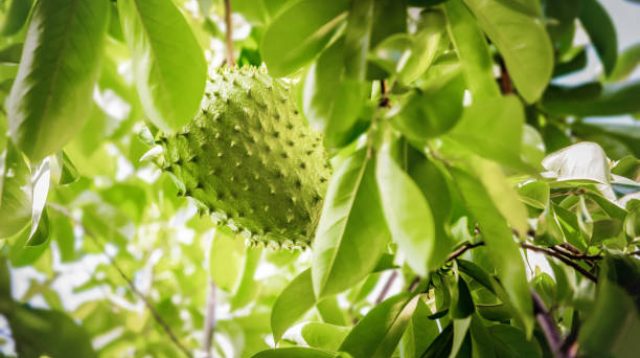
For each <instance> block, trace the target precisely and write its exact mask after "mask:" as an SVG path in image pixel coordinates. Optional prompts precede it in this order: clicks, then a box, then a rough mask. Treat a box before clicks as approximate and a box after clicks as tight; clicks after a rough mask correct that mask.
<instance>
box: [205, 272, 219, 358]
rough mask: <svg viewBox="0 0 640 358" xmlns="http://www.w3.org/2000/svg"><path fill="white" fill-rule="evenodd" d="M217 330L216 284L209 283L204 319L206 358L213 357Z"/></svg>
mask: <svg viewBox="0 0 640 358" xmlns="http://www.w3.org/2000/svg"><path fill="white" fill-rule="evenodd" d="M215 329H216V284H215V283H214V282H213V281H209V294H208V295H207V310H206V312H205V318H204V344H203V350H204V353H205V358H210V357H211V347H212V345H213V333H214V332H215Z"/></svg>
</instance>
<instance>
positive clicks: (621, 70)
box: [608, 43, 640, 81]
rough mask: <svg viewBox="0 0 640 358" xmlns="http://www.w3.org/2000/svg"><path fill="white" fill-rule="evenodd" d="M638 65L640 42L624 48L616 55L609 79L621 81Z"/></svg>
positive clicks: (639, 60)
mask: <svg viewBox="0 0 640 358" xmlns="http://www.w3.org/2000/svg"><path fill="white" fill-rule="evenodd" d="M639 65H640V43H637V44H635V45H632V46H630V47H628V48H626V49H625V50H624V51H623V52H622V53H621V54H620V57H618V60H617V61H616V67H615V68H614V69H613V71H612V72H611V74H610V75H609V78H608V80H609V81H622V80H625V79H627V78H628V77H629V76H630V75H631V74H632V73H633V71H634V70H635V69H636V68H638V66H639Z"/></svg>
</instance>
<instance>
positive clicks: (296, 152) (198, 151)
mask: <svg viewBox="0 0 640 358" xmlns="http://www.w3.org/2000/svg"><path fill="white" fill-rule="evenodd" d="M205 94H206V96H205V98H204V100H203V103H202V106H201V110H200V112H199V113H198V114H197V115H196V117H195V118H194V119H193V121H192V122H191V123H190V124H189V125H188V126H186V127H185V128H184V130H183V131H181V132H180V133H178V134H175V135H163V134H160V135H158V137H157V143H158V144H160V145H161V146H162V147H163V157H162V159H163V160H162V162H161V163H160V164H161V165H162V168H163V169H164V170H166V171H168V172H170V173H171V174H173V176H174V178H175V179H177V182H178V183H179V185H180V186H181V187H182V188H183V190H184V194H185V195H186V196H189V197H192V198H194V199H196V200H197V202H199V203H201V204H202V205H203V207H204V208H206V210H207V211H209V212H210V213H211V214H212V217H213V218H214V219H215V220H216V221H218V222H220V223H222V224H226V225H227V226H229V227H230V228H232V229H233V230H235V231H239V232H241V233H243V234H244V235H245V236H246V237H247V238H249V239H251V240H252V241H254V242H263V243H265V244H272V245H273V244H275V245H276V246H278V247H282V246H286V247H300V246H303V247H304V246H307V245H308V244H309V242H310V240H311V238H312V236H313V233H314V231H315V228H316V225H317V222H318V219H319V216H320V210H321V206H322V198H323V195H324V193H325V189H326V182H327V179H328V177H329V175H330V173H329V165H328V162H327V158H326V155H325V152H324V149H323V147H322V140H321V138H320V136H319V134H317V133H316V132H314V131H313V130H312V129H311V128H310V127H309V126H308V125H307V123H306V122H305V120H304V119H303V118H302V117H301V116H300V114H299V113H298V110H297V109H296V106H295V104H294V101H293V100H292V95H291V93H290V88H289V85H288V84H287V83H285V82H284V81H282V80H277V79H273V78H271V77H270V76H269V75H268V74H266V73H265V71H263V70H259V69H255V68H251V67H245V68H241V69H236V68H233V69H226V68H225V69H220V70H218V71H217V72H216V73H215V74H213V75H212V77H211V78H210V81H209V82H208V84H207V88H206V93H205Z"/></svg>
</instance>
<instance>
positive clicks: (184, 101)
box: [118, 0, 207, 131]
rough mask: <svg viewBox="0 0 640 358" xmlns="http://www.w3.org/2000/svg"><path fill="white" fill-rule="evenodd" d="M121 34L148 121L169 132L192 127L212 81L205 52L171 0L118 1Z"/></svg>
mask: <svg viewBox="0 0 640 358" xmlns="http://www.w3.org/2000/svg"><path fill="white" fill-rule="evenodd" d="M118 13H119V15H120V22H121V24H122V32H123V34H124V37H125V39H126V42H127V45H128V47H129V50H130V51H131V55H132V60H133V70H134V74H135V83H136V87H137V89H138V95H139V96H140V101H141V102H142V106H143V108H144V110H145V114H146V115H147V117H148V118H149V119H150V120H151V121H152V122H153V124H155V125H156V126H157V127H159V128H160V129H162V130H164V131H172V130H178V129H180V128H182V127H183V126H184V125H185V124H187V123H189V122H190V121H191V119H192V118H193V116H194V115H195V114H196V111H197V110H198V109H199V108H200V101H201V99H202V96H203V94H204V87H205V82H206V79H207V64H206V62H205V58H204V53H203V51H202V49H201V48H200V45H199V44H198V42H197V40H196V38H195V36H194V34H193V31H192V30H191V28H190V27H189V24H188V23H187V21H186V20H185V19H184V17H183V16H182V14H181V13H180V11H179V10H178V8H177V7H176V6H175V5H174V3H173V2H172V1H167V0H162V1H153V0H123V1H118Z"/></svg>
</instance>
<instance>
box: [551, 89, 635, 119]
mask: <svg viewBox="0 0 640 358" xmlns="http://www.w3.org/2000/svg"><path fill="white" fill-rule="evenodd" d="M639 95H640V81H636V82H631V83H628V84H621V85H608V86H606V87H604V88H603V89H602V91H598V90H590V91H585V87H582V86H581V87H573V88H572V87H559V86H554V87H550V88H549V89H548V90H547V91H546V92H545V94H544V98H543V100H542V104H543V106H544V109H545V110H546V111H548V112H549V113H552V114H555V115H575V116H580V117H586V116H615V115H622V114H627V113H636V112H640V103H639V102H638V101H637V100H636V99H637V98H638V96H639Z"/></svg>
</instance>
